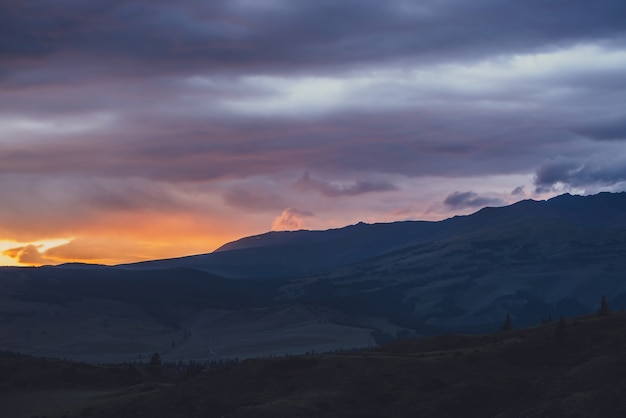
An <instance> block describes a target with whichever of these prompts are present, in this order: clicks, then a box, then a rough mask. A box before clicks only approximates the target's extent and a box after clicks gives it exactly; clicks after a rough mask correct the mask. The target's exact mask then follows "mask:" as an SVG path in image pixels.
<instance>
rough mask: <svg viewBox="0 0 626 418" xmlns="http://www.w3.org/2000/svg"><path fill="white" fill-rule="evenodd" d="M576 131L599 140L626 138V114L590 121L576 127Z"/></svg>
mask: <svg viewBox="0 0 626 418" xmlns="http://www.w3.org/2000/svg"><path fill="white" fill-rule="evenodd" d="M574 132H576V133H579V134H581V135H585V136H587V137H589V138H592V139H595V140H598V141H615V140H626V115H620V116H619V117H616V118H612V119H608V120H604V121H599V122H593V123H589V124H587V125H586V126H582V127H579V128H575V129H574Z"/></svg>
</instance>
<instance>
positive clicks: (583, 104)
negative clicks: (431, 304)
mask: <svg viewBox="0 0 626 418" xmlns="http://www.w3.org/2000/svg"><path fill="white" fill-rule="evenodd" d="M554 7H556V6H554V5H550V4H547V3H545V4H544V3H542V2H532V3H529V4H522V2H512V1H511V2H504V3H493V4H492V3H491V2H481V3H468V2H461V1H452V2H443V3H438V2H422V3H420V4H419V5H416V4H413V3H411V2H406V1H390V2H361V1H353V0H349V1H342V2H329V1H322V2H310V3H306V2H287V1H282V0H277V1H254V2H250V1H237V2H191V1H181V2H170V3H167V2H149V1H137V2H132V3H124V2H121V3H120V2H111V1H108V0H95V1H90V2H74V1H69V2H47V3H45V4H39V3H37V4H34V3H32V2H8V3H6V4H3V5H1V6H0V16H2V17H0V26H2V28H1V29H0V33H1V34H2V35H3V42H2V45H4V46H1V45H0V68H2V74H1V76H0V92H1V93H2V94H1V95H0V189H1V190H2V195H3V205H2V206H1V207H0V242H1V246H0V254H1V255H0V264H2V265H43V264H59V263H65V262H73V261H80V262H89V263H103V264H119V263H127V262H134V261H141V260H148V259H155V258H167V257H178V256H184V255H189V254H198V253H206V252H210V251H212V250H214V249H216V248H218V247H219V246H220V245H222V244H224V243H226V242H228V241H231V240H234V239H238V238H241V237H243V236H247V235H254V234H260V233H263V232H266V231H269V230H272V229H275V230H283V229H300V228H306V229H327V228H337V227H341V226H345V225H349V224H354V223H357V222H359V221H365V222H369V223H373V222H392V221H397V220H406V219H425V220H438V219H443V218H446V217H449V216H453V215H456V214H467V213H470V212H474V211H476V210H478V209H480V208H481V207H484V206H501V205H506V204H510V203H513V202H515V201H518V200H521V199H528V198H533V199H544V198H549V197H551V196H554V195H556V194H560V193H563V192H572V193H581V194H588V193H596V192H599V191H603V190H606V191H622V190H625V189H626V169H625V168H624V167H626V147H625V146H624V141H625V140H626V112H625V111H624V109H626V87H625V86H626V72H625V71H624V68H626V27H625V26H624V18H623V17H624V16H625V15H626V10H625V6H624V2H617V1H608V0H607V1H600V2H594V3H593V6H591V5H589V6H587V3H582V2H578V1H575V2H573V3H571V4H570V5H569V6H568V7H567V8H562V9H559V10H558V13H555V10H554ZM590 7H593V13H589V12H588V10H587V9H588V8H590ZM539 16H543V17H541V18H540V17H539ZM546 16H555V17H554V18H548V17H546ZM557 16H558V17H557ZM330 17H332V18H330ZM3 19H4V20H3ZM468 22H471V24H469V23H468ZM8 46H10V47H8Z"/></svg>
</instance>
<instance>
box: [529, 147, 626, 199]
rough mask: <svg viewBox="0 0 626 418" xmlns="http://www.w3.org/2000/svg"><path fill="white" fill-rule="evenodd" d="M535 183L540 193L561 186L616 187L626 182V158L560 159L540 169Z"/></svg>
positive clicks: (547, 163)
mask: <svg viewBox="0 0 626 418" xmlns="http://www.w3.org/2000/svg"><path fill="white" fill-rule="evenodd" d="M534 182H535V186H536V189H537V191H538V192H544V191H550V190H552V189H553V188H554V187H555V186H557V185H559V184H560V185H563V186H566V187H570V188H571V187H574V188H583V189H584V188H588V187H591V188H593V187H597V186H615V185H618V184H620V183H622V182H626V158H624V156H623V155H621V156H619V157H617V158H615V157H613V158H611V159H607V158H597V157H596V158H590V159H587V160H585V161H580V160H574V159H570V158H558V159H555V160H552V161H549V162H546V163H545V164H543V165H542V166H541V167H539V169H538V170H537V172H536V174H535V179H534Z"/></svg>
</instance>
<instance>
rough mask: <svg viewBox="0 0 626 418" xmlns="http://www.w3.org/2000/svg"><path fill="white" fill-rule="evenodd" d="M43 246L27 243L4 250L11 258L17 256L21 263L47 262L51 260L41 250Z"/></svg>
mask: <svg viewBox="0 0 626 418" xmlns="http://www.w3.org/2000/svg"><path fill="white" fill-rule="evenodd" d="M40 247H41V246H37V245H32V244H29V245H25V246H23V247H16V248H10V249H8V250H5V251H3V252H2V254H3V255H6V256H8V257H11V258H15V259H16V260H17V262H18V263H21V264H33V265H35V264H45V263H46V262H49V261H50V260H48V259H46V257H44V255H43V254H41V253H40V252H39V248H40Z"/></svg>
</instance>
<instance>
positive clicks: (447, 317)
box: [0, 193, 626, 361]
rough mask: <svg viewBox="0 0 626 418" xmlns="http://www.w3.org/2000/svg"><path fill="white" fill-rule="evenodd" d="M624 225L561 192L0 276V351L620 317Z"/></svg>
mask: <svg viewBox="0 0 626 418" xmlns="http://www.w3.org/2000/svg"><path fill="white" fill-rule="evenodd" d="M625 217H626V193H619V194H608V193H604V194H599V195H595V196H586V197H580V196H570V195H564V196H559V197H557V198H554V199H550V200H548V201H545V202H536V201H530V200H528V201H522V202H519V203H516V204H514V205H511V206H507V207H503V208H485V209H482V210H480V211H478V212H477V213H475V214H472V215H468V216H458V217H455V218H451V219H448V220H445V221H441V222H396V223H390V224H375V225H366V224H357V225H353V226H350V227H346V228H342V229H338V230H331V231H313V232H308V231H298V232H295V233H288V232H286V233H272V234H268V235H267V236H260V237H258V238H255V239H253V240H252V241H254V245H256V244H259V243H265V245H264V246H258V247H255V246H248V247H246V246H247V245H248V242H247V240H246V239H244V240H241V241H240V242H239V243H238V244H237V246H238V247H240V248H239V249H231V250H223V251H219V252H216V253H212V254H207V255H203V256H194V257H186V258H181V259H173V260H160V261H154V262H150V263H143V264H135V265H128V266H117V267H106V266H86V265H76V264H70V265H66V266H57V267H42V268H8V267H7V268H1V269H0V349H2V348H6V349H10V350H14V351H25V352H29V353H33V354H39V355H53V356H61V357H66V358H70V357H71V358H76V359H80V360H86V361H100V360H101V359H103V358H104V359H107V361H118V360H119V361H127V360H129V359H134V358H137V356H146V355H148V354H150V353H151V352H154V351H159V352H161V353H163V355H164V356H165V358H170V359H176V360H178V359H183V360H184V359H189V358H196V359H198V358H200V359H207V358H215V357H216V355H219V356H223V357H251V356H260V355H272V354H277V353H283V354H284V353H298V352H300V353H302V352H306V351H309V350H316V351H320V350H329V349H335V348H351V347H362V346H368V345H371V344H374V343H382V342H384V341H388V340H389V339H391V338H393V337H395V336H406V335H433V334H440V333H444V332H462V333H469V332H491V331H493V330H496V329H498V328H499V327H500V325H501V323H502V320H503V319H504V317H505V315H506V314H507V313H510V314H511V316H512V317H513V321H514V324H515V326H516V327H518V326H524V325H531V324H537V323H539V321H540V320H541V318H542V317H546V316H548V315H551V316H552V317H553V318H558V317H559V316H560V315H564V316H573V315H580V314H586V313H590V312H593V311H595V310H596V309H597V307H598V303H599V300H600V297H601V296H602V295H606V296H607V298H608V300H609V304H610V305H611V307H612V308H613V309H615V310H618V309H624V308H626V281H625V280H624V271H626V223H625V222H624V220H625ZM252 241H251V242H252ZM233 245H234V244H233ZM250 245H252V244H250ZM216 271H223V272H225V273H228V274H229V275H230V276H231V277H237V278H236V279H233V278H227V277H224V276H225V275H226V274H224V275H219V274H215V272H216ZM261 278H263V279H261ZM216 353H217V354H216Z"/></svg>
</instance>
